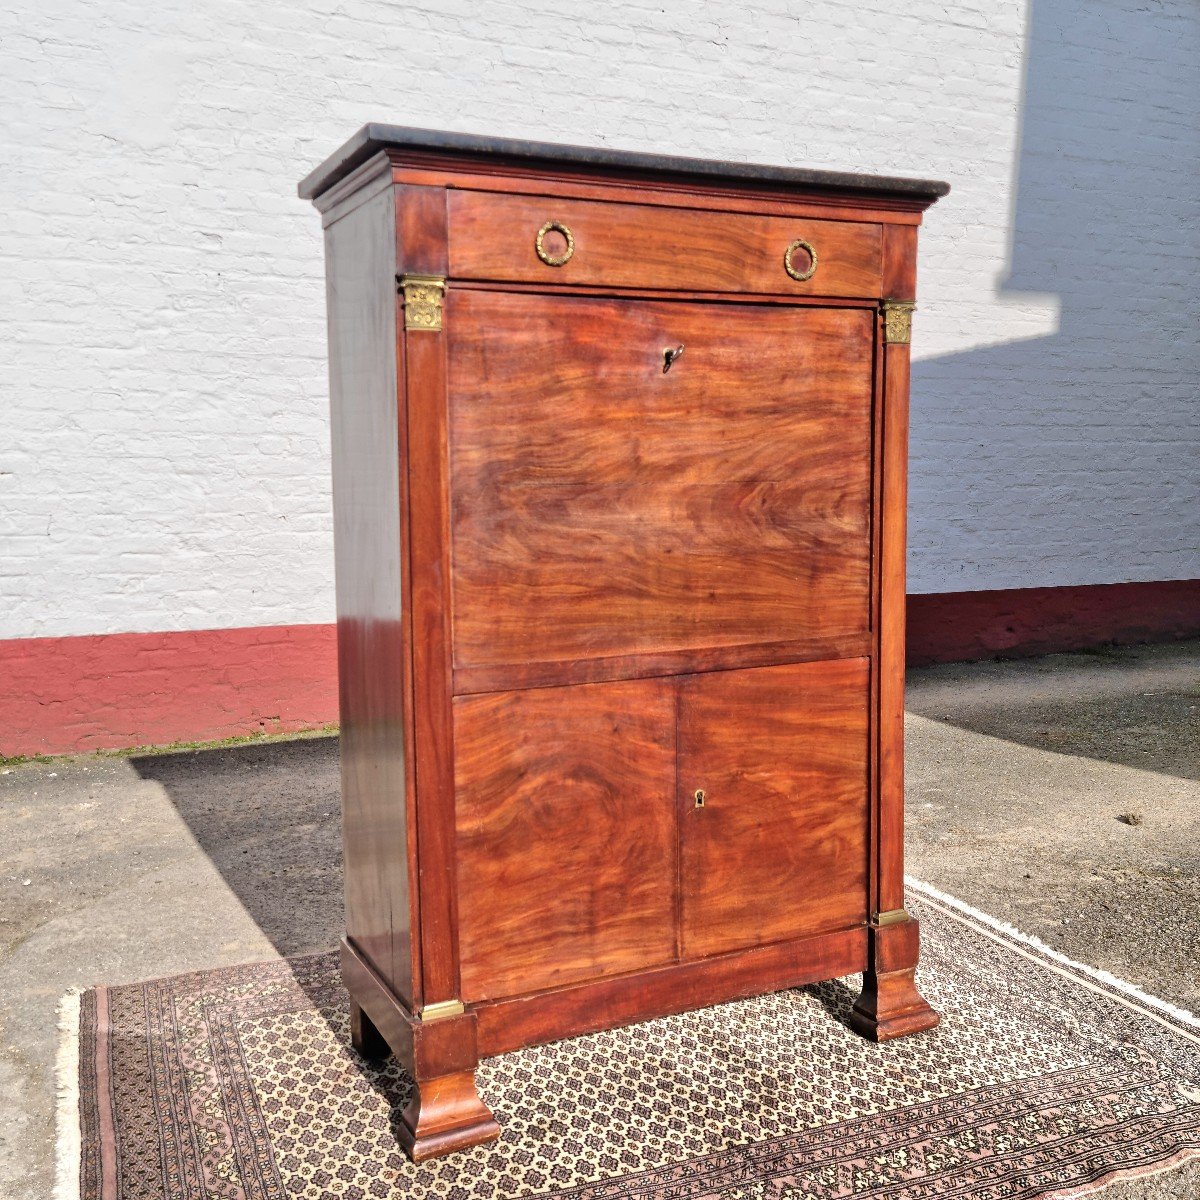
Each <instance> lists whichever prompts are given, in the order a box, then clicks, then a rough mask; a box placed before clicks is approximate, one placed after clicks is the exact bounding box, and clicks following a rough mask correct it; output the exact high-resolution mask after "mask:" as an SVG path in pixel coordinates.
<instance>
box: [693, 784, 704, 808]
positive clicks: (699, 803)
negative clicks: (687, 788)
mask: <svg viewBox="0 0 1200 1200" xmlns="http://www.w3.org/2000/svg"><path fill="white" fill-rule="evenodd" d="M695 798H696V807H697V808H703V807H704V789H703V788H697V789H696V797H695Z"/></svg>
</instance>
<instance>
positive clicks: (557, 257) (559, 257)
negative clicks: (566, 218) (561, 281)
mask: <svg viewBox="0 0 1200 1200" xmlns="http://www.w3.org/2000/svg"><path fill="white" fill-rule="evenodd" d="M552 232H553V233H561V234H562V235H563V237H565V238H566V239H567V248H566V250H564V251H563V253H562V254H551V253H550V251H549V250H547V249H546V246H545V239H546V234H548V233H552ZM574 253H575V237H574V235H573V234H572V233H571V231H570V230H569V229H568V228H567V227H566V226H565V225H564V224H563V223H562V222H561V221H547V222H546V223H545V225H543V226H542V227H541V229H539V230H538V235H537V256H538V258H540V259H541V260H542V262H544V263H545V264H546V266H548V267H561V266H562V265H563V263H565V262H566V261H567V259H569V258H570V257H571V255H572V254H574Z"/></svg>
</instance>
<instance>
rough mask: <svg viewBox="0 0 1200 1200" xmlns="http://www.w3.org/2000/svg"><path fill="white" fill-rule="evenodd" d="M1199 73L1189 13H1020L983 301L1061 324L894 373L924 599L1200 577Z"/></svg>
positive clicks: (1056, 5) (1053, 8)
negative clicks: (1009, 210) (1007, 214)
mask: <svg viewBox="0 0 1200 1200" xmlns="http://www.w3.org/2000/svg"><path fill="white" fill-rule="evenodd" d="M1198 58H1200V23H1197V21H1196V19H1195V12H1194V10H1193V9H1192V6H1191V5H1189V4H1184V3H1154V2H1153V0H1152V2H1151V3H1149V4H1147V3H1134V2H1133V0H1108V2H1102V3H1099V4H1096V3H1094V2H1092V0H1032V3H1031V10H1030V16H1029V29H1028V38H1027V43H1026V78H1025V86H1024V95H1023V103H1022V114H1021V116H1022V130H1021V138H1020V151H1019V159H1018V161H1017V163H1016V164H1015V170H1016V173H1017V175H1016V189H1015V195H1016V202H1015V206H1014V212H1013V228H1012V233H1011V239H1012V240H1011V255H1010V266H1011V270H1010V274H1009V275H1008V277H1007V278H1004V279H1001V280H1000V281H998V286H997V299H998V300H999V302H1000V303H1002V304H1003V303H1005V301H1006V300H1007V301H1008V302H1009V303H1011V304H1014V305H1020V304H1021V295H1022V293H1024V294H1025V295H1026V299H1027V300H1029V299H1030V297H1029V295H1028V294H1029V293H1039V294H1041V295H1043V296H1044V295H1045V294H1046V293H1051V294H1054V295H1057V297H1058V298H1059V301H1060V304H1061V322H1060V327H1059V329H1058V331H1057V333H1055V334H1053V335H1050V336H1044V337H1036V338H1032V339H1030V340H1025V341H1017V342H1010V343H1007V344H1004V345H998V346H992V347H987V348H983V349H977V350H971V351H967V352H964V353H959V354H952V355H947V356H944V357H941V358H934V359H931V360H924V361H920V360H919V361H916V362H914V364H913V378H912V393H913V412H912V466H913V470H912V494H911V499H910V521H911V528H910V547H911V548H910V568H911V576H912V578H913V579H914V580H918V581H920V583H921V585H922V590H927V591H960V590H975V589H981V588H1004V587H1009V588H1011V587H1035V586H1061V585H1075V584H1091V583H1111V582H1119V581H1126V580H1151V579H1187V578H1193V577H1196V576H1200V549H1198V548H1197V547H1198V543H1200V521H1198V519H1197V516H1196V514H1197V512H1198V511H1200V437H1198V431H1200V420H1197V406H1198V396H1197V383H1196V381H1197V379H1200V303H1198V292H1197V288H1196V278H1197V272H1198V268H1200V85H1198V83H1197V77H1196V74H1195V64H1196V61H1197V59H1198ZM952 199H953V197H952ZM1034 302H1035V303H1036V300H1035V301H1034ZM981 307H982V305H981ZM974 332H975V333H976V334H977V335H978V338H979V341H981V342H986V340H987V337H988V331H987V330H986V329H981V330H977V331H974ZM918 349H919V346H918Z"/></svg>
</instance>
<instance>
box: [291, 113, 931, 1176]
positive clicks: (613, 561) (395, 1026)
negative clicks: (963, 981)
mask: <svg viewBox="0 0 1200 1200" xmlns="http://www.w3.org/2000/svg"><path fill="white" fill-rule="evenodd" d="M947 190H948V189H947V187H946V185H944V184H941V183H935V182H926V181H919V180H909V179H884V178H877V177H870V176H860V175H843V174H834V173H829V172H820V171H807V170H794V169H783V168H772V167H756V166H748V165H744V164H730V163H712V162H704V161H698V160H691V159H680V158H661V157H658V156H654V155H644V154H626V153H619V152H615V151H610V150H588V149H582V148H578V147H569V146H557V145H544V144H538V143H527V142H513V141H505V140H498V139H489V138H479V137H470V136H465V135H461V134H448V133H437V132H432V131H427V130H418V129H404V128H396V127H390V126H379V125H369V126H366V127H365V128H364V129H363V130H361V131H360V132H359V133H358V134H357V135H356V136H355V137H354V138H353V139H351V141H350V142H348V143H347V144H346V145H345V146H344V147H343V148H342V149H341V150H340V151H339V152H338V153H337V154H335V155H334V156H333V157H332V158H330V159H329V160H328V161H327V162H326V163H325V164H324V165H323V166H321V167H319V168H318V169H317V170H316V171H314V172H313V174H311V175H310V176H309V177H308V178H307V179H306V180H305V181H304V182H303V183H302V184H301V185H300V195H301V196H302V197H305V198H311V199H312V200H313V201H314V202H315V204H316V205H317V207H318V208H319V209H320V211H321V213H322V214H323V218H324V226H325V247H326V262H327V280H328V306H329V354H330V376H331V389H332V406H333V483H334V513H335V540H336V570H337V597H338V642H339V659H340V672H341V715H342V789H343V808H344V826H345V862H346V925H347V935H346V939H345V941H344V943H343V948H342V962H343V974H344V977H345V981H346V985H347V987H348V989H349V992H350V996H351V1008H352V1039H353V1043H354V1045H355V1047H356V1048H357V1049H359V1050H360V1051H361V1052H362V1053H364V1054H368V1055H371V1054H378V1055H382V1054H386V1053H387V1052H388V1050H389V1049H390V1050H391V1051H392V1052H394V1053H395V1054H396V1055H397V1056H398V1057H399V1059H400V1060H401V1062H402V1063H404V1065H405V1066H406V1067H407V1068H408V1069H409V1071H410V1072H411V1074H412V1075H413V1077H414V1079H415V1080H416V1083H417V1089H416V1092H415V1094H414V1097H413V1100H412V1102H411V1103H410V1105H409V1107H408V1109H407V1110H406V1112H405V1113H404V1114H403V1117H402V1126H401V1129H400V1139H401V1142H402V1143H403V1145H404V1146H405V1148H406V1149H407V1150H408V1152H409V1153H410V1154H411V1155H412V1156H413V1157H414V1158H417V1159H420V1158H425V1157H429V1156H432V1155H436V1154H443V1153H446V1152H448V1151H451V1150H454V1149H456V1148H459V1147H463V1146H469V1145H472V1144H475V1143H477V1142H481V1141H485V1140H488V1139H490V1138H494V1137H496V1136H497V1135H498V1133H499V1127H498V1125H497V1123H496V1121H495V1119H494V1118H493V1116H492V1114H491V1112H490V1111H489V1110H488V1109H487V1107H486V1106H485V1105H484V1104H483V1102H482V1101H481V1100H480V1098H479V1096H478V1094H477V1092H476V1090H475V1081H474V1072H475V1067H476V1064H477V1063H478V1060H479V1057H480V1056H481V1055H492V1054H498V1053H501V1052H504V1051H506V1050H511V1049H514V1048H516V1047H519V1046H524V1045H527V1044H530V1043H533V1042H542V1041H549V1040H553V1039H556V1038H562V1037H569V1036H572V1035H575V1034H580V1033H584V1032H588V1031H593V1030H598V1029H602V1028H607V1027H610V1026H614V1025H619V1024H623V1023H629V1022H633V1021H638V1020H642V1019H645V1018H649V1017H652V1016H657V1015H661V1014H664V1013H670V1012H676V1011H680V1010H683V1009H689V1008H696V1007H699V1006H703V1005H709V1004H715V1003H717V1002H719V1001H724V1000H728V999H730V998H733V997H738V996H747V995H752V994H755V993H759V992H764V991H770V990H775V989H780V988H788V987H794V986H797V985H800V984H804V983H808V982H812V981H815V980H820V979H827V978H832V977H835V976H841V975H846V974H849V973H851V972H855V971H860V970H861V971H864V972H865V983H864V988H863V992H862V995H861V997H860V998H859V1000H858V1001H857V1004H856V1006H855V1009H854V1015H853V1023H854V1026H855V1028H856V1029H857V1030H858V1031H859V1032H861V1033H863V1034H865V1035H866V1036H868V1037H872V1038H890V1037H896V1036H899V1035H901V1034H907V1033H912V1032H915V1031H917V1030H921V1029H927V1028H929V1027H930V1026H932V1025H934V1024H936V1022H937V1020H938V1018H937V1014H936V1013H934V1012H933V1011H932V1009H931V1008H930V1007H929V1005H928V1004H927V1003H926V1002H925V1001H924V1000H923V999H922V997H921V996H920V995H919V994H918V992H917V990H916V986H915V983H914V968H915V966H916V962H917V924H916V922H915V921H913V920H911V919H910V918H909V917H908V914H907V913H906V912H905V910H904V895H903V686H904V677H903V671H904V540H905V489H906V468H907V457H906V456H907V423H908V378H909V330H910V320H911V313H912V309H913V306H914V305H913V301H914V296H915V271H916V246H917V226H918V224H919V223H920V219H921V213H922V211H923V210H924V209H925V208H927V207H928V206H929V205H930V204H931V203H933V201H934V200H935V199H936V198H937V197H939V196H941V195H944V194H945V192H946V191H947Z"/></svg>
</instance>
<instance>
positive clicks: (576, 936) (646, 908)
mask: <svg viewBox="0 0 1200 1200" xmlns="http://www.w3.org/2000/svg"><path fill="white" fill-rule="evenodd" d="M454 716H455V729H454V733H455V758H456V764H457V782H458V790H457V796H458V803H457V812H458V891H459V922H460V930H459V950H460V954H461V956H462V986H463V999H464V1000H467V1001H480V1000H491V999H495V998H497V997H501V996H512V995H516V994H518V993H521V992H536V991H541V990H543V989H545V988H550V987H559V986H561V985H563V984H565V983H571V982H574V981H576V980H579V979H587V978H595V977H597V976H601V975H609V974H614V973H616V972H619V971H631V970H635V969H637V968H640V967H648V966H653V965H655V964H657V963H662V962H666V961H669V960H670V959H671V958H672V957H673V956H674V953H675V930H674V913H675V877H676V873H677V870H678V867H677V862H678V849H677V836H676V822H675V806H674V803H673V798H674V796H673V793H674V784H675V728H674V718H675V692H674V685H673V683H666V682H661V681H658V680H638V681H634V682H625V683H604V684H590V685H587V686H582V687H568V688H541V689H535V690H532V691H520V692H501V693H498V694H494V695H486V696H469V697H464V698H460V699H458V700H457V701H456V702H455V714H454ZM549 947H552V948H553V951H552V952H551V953H547V949H548V948H549Z"/></svg>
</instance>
